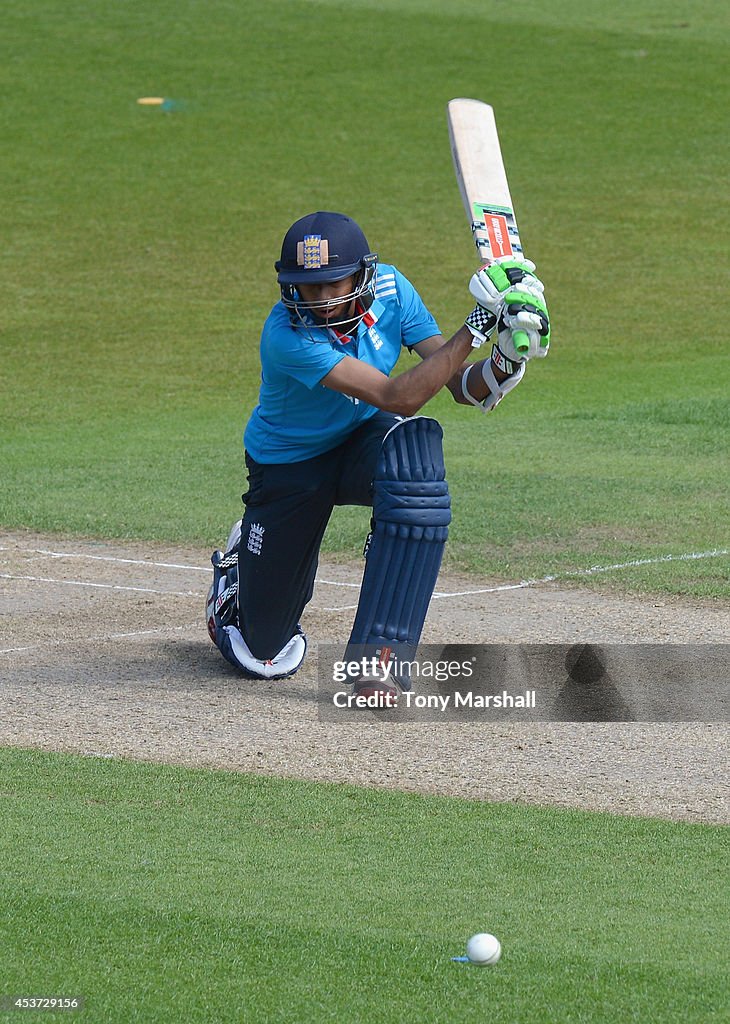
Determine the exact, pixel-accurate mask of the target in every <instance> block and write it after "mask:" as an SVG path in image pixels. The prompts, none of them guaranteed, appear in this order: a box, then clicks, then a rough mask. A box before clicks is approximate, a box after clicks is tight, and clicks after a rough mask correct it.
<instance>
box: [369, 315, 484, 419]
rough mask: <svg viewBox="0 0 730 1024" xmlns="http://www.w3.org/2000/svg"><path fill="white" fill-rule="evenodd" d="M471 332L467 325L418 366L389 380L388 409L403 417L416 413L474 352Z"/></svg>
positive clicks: (447, 382) (449, 380)
mask: <svg viewBox="0 0 730 1024" xmlns="http://www.w3.org/2000/svg"><path fill="white" fill-rule="evenodd" d="M471 341H472V335H471V332H470V331H469V329H468V328H467V327H461V328H460V329H459V330H458V331H457V332H456V334H455V335H454V336H453V337H452V338H450V339H449V341H447V342H446V344H444V345H442V346H441V347H440V348H438V349H437V350H436V351H435V352H433V353H432V354H431V355H429V356H428V357H427V358H426V359H424V360H423V362H421V363H419V364H418V366H414V367H412V369H410V370H406V372H405V373H401V374H400V375H399V376H398V377H391V378H390V380H389V381H388V395H387V401H388V406H387V407H388V409H389V410H390V411H392V412H398V413H400V414H401V415H404V416H413V415H414V414H415V413H417V412H418V410H419V409H420V408H421V407H422V406H424V405H425V404H426V402H428V401H429V399H431V398H433V396H434V395H435V394H437V392H439V391H440V390H441V388H442V387H444V385H449V386H450V382H451V380H452V379H454V378H455V377H457V376H458V374H459V370H460V367H462V366H463V365H464V360H465V358H466V356H467V355H468V354H469V352H470V351H471Z"/></svg>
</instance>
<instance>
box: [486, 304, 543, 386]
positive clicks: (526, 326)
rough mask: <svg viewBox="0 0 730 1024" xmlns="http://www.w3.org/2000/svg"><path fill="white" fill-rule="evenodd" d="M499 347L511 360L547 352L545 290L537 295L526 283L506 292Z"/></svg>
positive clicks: (499, 350) (514, 360)
mask: <svg viewBox="0 0 730 1024" xmlns="http://www.w3.org/2000/svg"><path fill="white" fill-rule="evenodd" d="M496 347H497V352H499V353H500V354H501V355H502V356H503V357H504V358H505V359H506V360H507V361H508V362H510V363H515V362H522V361H523V360H527V359H534V358H536V357H537V358H542V357H544V356H546V355H547V354H548V350H549V348H550V314H549V313H548V310H547V306H546V305H545V298H544V296H543V295H542V293H540V294H539V295H537V294H535V292H534V291H532V290H531V289H529V288H525V287H524V284H521V285H520V286H519V288H515V289H512V290H511V291H508V292H507V294H506V295H505V296H504V298H503V306H502V310H501V312H500V314H499V318H498V324H497V346H496ZM492 358H494V354H493V355H492ZM497 365H499V364H497ZM507 372H509V370H508V371H507Z"/></svg>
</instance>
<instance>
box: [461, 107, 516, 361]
mask: <svg viewBox="0 0 730 1024" xmlns="http://www.w3.org/2000/svg"><path fill="white" fill-rule="evenodd" d="M446 116H447V120H448V124H449V138H450V140H451V155H452V156H453V158H454V168H455V170H456V180H457V181H458V183H459V190H460V192H461V198H462V201H463V203H464V209H465V210H466V218H467V221H468V223H469V227H470V228H471V233H472V236H473V238H474V243H475V245H476V247H477V252H478V253H479V258H480V260H481V261H482V263H483V264H487V265H488V264H490V263H492V262H494V260H496V259H497V258H498V257H499V256H516V257H517V258H519V257H520V256H522V245H521V244H520V233H519V231H518V229H517V220H516V218H515V211H514V207H513V205H512V197H511V196H510V194H509V185H508V184H507V173H506V171H505V169H504V161H503V159H502V151H501V149H500V148H499V136H498V135H497V124H496V121H495V120H494V111H493V110H492V108H491V107H490V106H489V104H488V103H482V102H481V100H470V99H463V98H461V99H455V100H450V101H449V103H448V106H447V114H446ZM513 340H514V343H515V348H516V349H517V351H518V352H526V351H527V350H528V349H529V342H528V338H527V335H526V333H525V332H524V331H515V332H514V335H513Z"/></svg>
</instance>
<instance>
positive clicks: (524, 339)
mask: <svg viewBox="0 0 730 1024" xmlns="http://www.w3.org/2000/svg"><path fill="white" fill-rule="evenodd" d="M512 342H513V344H514V346H515V349H516V350H517V351H518V352H519V353H520V355H521V356H522V355H525V353H526V352H529V351H530V339H529V338H528V336H527V331H513V332H512Z"/></svg>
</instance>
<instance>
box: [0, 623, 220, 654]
mask: <svg viewBox="0 0 730 1024" xmlns="http://www.w3.org/2000/svg"><path fill="white" fill-rule="evenodd" d="M204 628H205V626H204V624H201V623H200V622H194V623H193V624H192V625H190V626H160V627H159V628H158V629H140V630H137V631H135V632H132V633H106V634H102V635H101V636H89V637H74V638H73V640H43V641H41V643H38V644H29V645H28V646H27V647H2V648H0V654H16V653H18V652H22V651H35V650H37V649H38V648H39V647H63V646H64V645H65V644H91V643H93V644H96V643H104V642H106V641H107V640H126V639H128V638H130V637H138V636H152V635H156V634H159V633H171V632H175V633H177V632H179V631H180V630H184V629H190V630H193V629H194V630H197V631H200V630H201V629H204Z"/></svg>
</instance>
